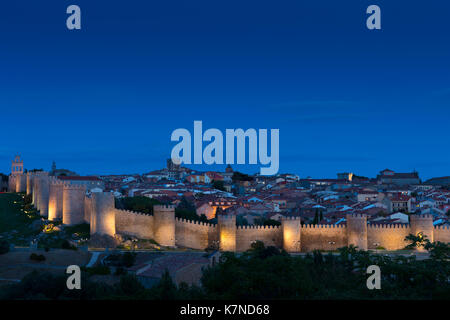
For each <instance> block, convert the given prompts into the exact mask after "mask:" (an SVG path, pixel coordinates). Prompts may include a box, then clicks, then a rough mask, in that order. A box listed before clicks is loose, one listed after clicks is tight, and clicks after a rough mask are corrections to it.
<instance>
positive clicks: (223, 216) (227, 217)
mask: <svg viewBox="0 0 450 320" xmlns="http://www.w3.org/2000/svg"><path fill="white" fill-rule="evenodd" d="M217 218H220V219H221V220H233V219H236V216H235V215H232V214H218V215H217Z"/></svg>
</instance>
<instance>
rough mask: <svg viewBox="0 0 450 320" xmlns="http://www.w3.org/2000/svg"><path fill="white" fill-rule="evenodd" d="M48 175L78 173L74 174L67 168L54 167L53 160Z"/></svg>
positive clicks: (71, 174)
mask: <svg viewBox="0 0 450 320" xmlns="http://www.w3.org/2000/svg"><path fill="white" fill-rule="evenodd" d="M49 175H50V176H55V177H58V176H78V174H76V173H75V172H73V171H70V170H67V169H56V163H55V161H53V163H52V170H51V171H50V172H49Z"/></svg>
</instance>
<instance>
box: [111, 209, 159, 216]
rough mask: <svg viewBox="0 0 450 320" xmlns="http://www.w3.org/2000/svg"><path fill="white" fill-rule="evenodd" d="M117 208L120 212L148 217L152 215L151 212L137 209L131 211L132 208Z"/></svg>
mask: <svg viewBox="0 0 450 320" xmlns="http://www.w3.org/2000/svg"><path fill="white" fill-rule="evenodd" d="M115 210H116V211H119V212H120V213H124V214H129V215H137V216H147V217H151V216H152V215H151V214H149V213H144V212H136V211H130V210H125V209H117V208H116V209H115Z"/></svg>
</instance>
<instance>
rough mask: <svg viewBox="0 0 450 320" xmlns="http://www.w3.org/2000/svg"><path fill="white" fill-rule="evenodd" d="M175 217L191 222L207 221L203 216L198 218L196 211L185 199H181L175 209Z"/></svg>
mask: <svg viewBox="0 0 450 320" xmlns="http://www.w3.org/2000/svg"><path fill="white" fill-rule="evenodd" d="M175 216H176V217H177V218H180V219H186V220H193V221H203V222H207V221H208V219H207V218H206V216H205V215H203V216H199V215H198V214H197V209H196V208H195V205H194V204H193V203H192V202H190V201H188V199H186V197H182V198H181V201H180V203H179V204H178V206H177V207H176V208H175Z"/></svg>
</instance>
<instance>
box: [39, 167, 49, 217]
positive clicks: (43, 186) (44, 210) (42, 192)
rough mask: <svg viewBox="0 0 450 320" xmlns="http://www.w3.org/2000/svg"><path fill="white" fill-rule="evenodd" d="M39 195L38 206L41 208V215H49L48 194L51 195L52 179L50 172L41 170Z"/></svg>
mask: <svg viewBox="0 0 450 320" xmlns="http://www.w3.org/2000/svg"><path fill="white" fill-rule="evenodd" d="M37 182H38V183H37V189H38V193H37V197H38V206H37V207H36V208H37V209H38V210H39V213H40V215H41V216H43V217H46V216H48V196H49V191H50V190H49V188H50V181H49V176H48V172H40V174H39V176H38V177H37Z"/></svg>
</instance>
